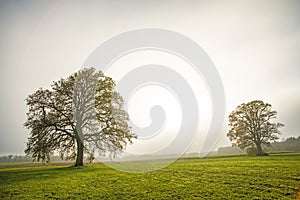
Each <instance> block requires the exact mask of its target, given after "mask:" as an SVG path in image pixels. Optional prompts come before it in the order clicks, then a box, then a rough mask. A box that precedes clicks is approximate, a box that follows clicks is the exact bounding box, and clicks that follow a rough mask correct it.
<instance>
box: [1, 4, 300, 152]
mask: <svg viewBox="0 0 300 200" xmlns="http://www.w3.org/2000/svg"><path fill="white" fill-rule="evenodd" d="M299 7H300V2H299V1H284V0H282V1H263V2H262V1H226V3H225V2H220V1H209V2H208V1H171V0H170V1H148V2H146V1H138V0H135V1H88V2H85V1H76V2H73V1H1V2H0V29H1V35H0V51H1V54H0V64H1V74H0V76H1V77H0V81H1V84H0V91H1V104H0V126H1V129H0V154H8V153H13V154H23V151H24V148H25V144H26V140H27V137H28V136H29V131H28V130H26V129H25V128H24V127H23V123H24V122H25V120H26V112H27V108H26V105H25V101H24V100H25V98H26V97H27V96H28V95H29V94H31V93H33V92H34V91H35V90H37V89H38V88H40V87H44V88H47V87H49V86H50V85H51V83H52V81H55V80H58V79H59V78H61V77H67V76H68V75H70V74H72V73H73V72H75V71H77V70H79V69H80V68H81V67H82V65H83V63H84V62H85V60H86V59H87V57H88V56H89V55H90V53H91V52H92V51H93V50H94V49H95V48H97V47H98V46H99V45H100V44H101V43H103V42H104V41H106V40H107V39H109V38H111V37H112V36H115V35H117V34H120V33H122V32H126V31H130V30H135V29H140V28H161V29H168V30H173V31H176V32H178V33H181V34H183V35H185V36H187V37H189V38H190V39H192V40H193V41H195V42H196V43H198V44H199V45H200V46H201V47H202V48H203V49H204V50H205V51H206V53H207V54H208V56H209V57H210V58H211V60H212V61H213V63H214V64H215V67H216V68H217V70H218V72H219V74H220V77H221V79H222V82H223V87H224V91H225V96H226V113H225V118H224V127H223V129H222V130H221V132H220V136H219V138H216V145H215V146H214V149H217V148H218V147H220V146H227V145H230V142H229V141H228V139H227V138H226V132H227V130H228V127H227V126H226V124H227V116H228V114H229V112H231V111H232V110H233V109H235V107H236V106H238V105H239V104H241V103H244V102H248V101H251V100H254V99H261V100H263V101H265V102H268V103H271V104H272V105H273V108H274V109H275V110H277V111H278V121H280V122H282V123H284V124H285V127H284V128H282V129H281V131H282V135H281V138H286V137H289V136H299V135H300V132H299V125H298V123H299V122H298V121H299V119H298V116H299V114H300V79H299V77H300V76H299V75H300V67H299V66H300V57H299V52H300V20H299V19H300V14H299V12H298V8H299ZM156 58H158V57H156ZM148 59H149V58H148ZM133 60H134V59H132V60H131V61H133ZM148 61H149V60H148ZM150 61H151V60H150ZM150 61H149V62H150ZM141 62H142V59H141V58H140V60H137V63H141ZM125 63H126V61H124V62H123V63H122V64H125ZM111 76H112V78H114V79H118V77H117V76H116V77H114V75H113V73H111ZM166 96H168V94H166ZM138 98H139V97H136V99H135V101H138ZM174 102H176V101H175V100H174ZM172 103H173V102H172ZM204 103H205V102H204ZM204 103H203V105H204ZM206 103H207V102H206ZM132 112H133V113H137V116H135V117H134V116H132V118H133V119H135V118H136V119H137V121H138V120H139V119H140V117H142V116H141V115H142V114H141V113H140V114H139V113H138V112H136V111H134V110H133V111H132ZM176 112H177V111H176ZM178 112H179V111H178ZM209 112H210V111H209V110H206V111H205V113H207V115H208V116H209ZM204 118H205V116H204ZM147 120H148V121H149V119H146V118H145V119H144V121H143V120H142V121H140V122H137V123H140V124H143V123H144V124H145V123H146V124H147ZM175 120H179V119H178V118H176V119H175ZM208 121H209V120H208ZM168 125H169V124H168ZM170 126H171V125H170ZM204 126H205V125H204ZM176 127H177V124H176V126H175V125H174V127H172V126H171V127H169V129H170V130H173V129H176ZM200 143H201V140H200V137H199V138H198V139H196V141H195V142H194V144H193V145H192V147H191V148H190V150H189V152H197V151H199V144H200Z"/></svg>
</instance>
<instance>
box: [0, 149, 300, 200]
mask: <svg viewBox="0 0 300 200" xmlns="http://www.w3.org/2000/svg"><path fill="white" fill-rule="evenodd" d="M143 164H147V163H143ZM299 187H300V154H299V153H298V154H286V155H280V154H277V155H271V156H269V157H246V156H240V157H224V158H207V159H181V160H178V161H177V162H175V163H173V164H172V165H170V166H168V167H166V168H163V169H161V170H158V171H154V172H150V173H140V174H130V173H124V172H119V171H116V170H113V169H110V168H108V167H106V166H104V165H100V164H92V165H88V166H86V167H83V168H74V167H66V166H47V167H33V168H4V169H0V199H10V198H12V199H18V198H20V199H44V198H54V199H55V198H57V199H74V198H81V199H91V198H93V199H128V198H135V199H178V198H181V199H182V198H185V199H193V198H200V199H201V198H207V199H294V198H295V197H296V191H297V188H299Z"/></svg>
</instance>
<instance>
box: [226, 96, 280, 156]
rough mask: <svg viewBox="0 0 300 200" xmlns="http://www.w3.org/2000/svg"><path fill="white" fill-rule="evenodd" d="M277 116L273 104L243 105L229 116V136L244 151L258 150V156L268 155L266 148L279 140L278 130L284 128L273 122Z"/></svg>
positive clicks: (256, 102) (252, 103)
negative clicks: (248, 149)
mask: <svg viewBox="0 0 300 200" xmlns="http://www.w3.org/2000/svg"><path fill="white" fill-rule="evenodd" d="M276 115H277V112H276V111H274V110H272V106H271V104H268V103H264V102H263V101H260V100H255V101H251V102H249V103H246V104H245V103H243V104H241V105H239V106H238V107H237V108H236V110H234V111H232V112H231V113H230V115H229V127H230V130H229V132H228V133H227V136H228V137H229V139H230V141H233V142H234V143H233V144H234V145H237V146H238V147H240V148H242V149H245V148H256V155H267V154H266V153H265V152H264V147H267V146H269V145H270V142H271V141H275V140H277V139H278V135H279V134H280V132H279V130H278V128H280V127H282V126H283V124H281V123H275V122H273V120H274V119H275V118H276Z"/></svg>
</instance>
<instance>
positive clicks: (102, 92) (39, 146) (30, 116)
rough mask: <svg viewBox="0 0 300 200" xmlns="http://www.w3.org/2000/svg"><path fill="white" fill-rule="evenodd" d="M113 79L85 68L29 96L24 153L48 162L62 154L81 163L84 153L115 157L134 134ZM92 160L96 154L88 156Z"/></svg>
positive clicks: (130, 140)
mask: <svg viewBox="0 0 300 200" xmlns="http://www.w3.org/2000/svg"><path fill="white" fill-rule="evenodd" d="M114 88H115V83H114V81H113V80H112V79H111V78H110V77H107V76H105V75H104V74H103V73H102V72H97V71H95V69H93V68H86V69H83V70H80V71H78V72H77V73H74V74H72V75H71V76H69V77H68V78H66V79H61V80H59V81H56V82H53V84H52V85H51V89H42V88H40V89H39V90H37V91H36V92H35V93H33V94H32V95H29V96H28V97H27V99H26V103H27V106H28V107H29V111H28V113H27V121H26V122H25V124H24V125H25V127H27V128H28V129H29V130H30V137H29V138H28V142H27V147H26V149H25V153H26V154H27V155H32V157H33V158H34V159H36V160H40V159H41V160H49V159H50V155H51V154H53V153H54V152H58V153H59V154H60V155H61V157H62V158H65V159H71V158H74V159H75V158H76V163H75V166H82V165H83V158H84V154H85V153H87V154H88V153H90V154H91V153H95V152H96V153H97V154H98V155H109V156H115V155H116V154H118V153H120V152H122V150H123V149H124V148H125V147H126V145H127V143H128V142H129V143H131V142H132V139H133V138H135V137H136V135H135V134H133V133H132V132H131V128H130V127H129V126H128V120H129V117H128V114H127V113H126V112H125V111H124V109H123V105H124V101H123V99H122V97H121V96H120V95H119V94H118V93H117V92H116V91H115V90H114ZM89 157H90V158H91V157H93V156H89Z"/></svg>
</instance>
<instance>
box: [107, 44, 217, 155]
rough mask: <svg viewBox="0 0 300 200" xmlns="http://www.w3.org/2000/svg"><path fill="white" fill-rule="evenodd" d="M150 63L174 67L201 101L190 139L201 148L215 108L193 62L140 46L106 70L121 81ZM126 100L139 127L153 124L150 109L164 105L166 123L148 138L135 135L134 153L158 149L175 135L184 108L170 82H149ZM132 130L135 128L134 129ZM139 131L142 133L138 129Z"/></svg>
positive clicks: (131, 117) (131, 118) (131, 147)
mask: <svg viewBox="0 0 300 200" xmlns="http://www.w3.org/2000/svg"><path fill="white" fill-rule="evenodd" d="M148 64H159V65H163V66H167V67H169V68H171V69H173V70H174V71H176V72H177V73H178V74H179V75H180V76H182V77H183V78H184V79H185V80H186V82H187V83H188V85H189V86H190V87H191V88H192V90H193V92H194V95H195V97H196V99H197V103H198V110H199V116H198V119H199V120H198V128H197V133H196V134H195V138H194V139H195V140H194V141H191V142H194V143H197V146H198V149H201V146H202V142H203V140H204V139H205V137H206V135H207V132H208V128H209V125H210V120H211V111H212V110H211V109H212V108H211V100H210V95H209V92H208V88H207V87H206V84H205V82H204V81H203V79H202V77H199V74H198V73H197V72H196V71H195V69H194V68H193V66H191V65H190V64H189V63H187V62H186V61H185V60H183V59H181V58H180V57H178V56H176V55H173V54H171V53H168V52H165V51H161V50H139V51H135V52H132V53H129V54H127V55H125V56H123V57H121V58H119V59H117V60H116V61H115V62H114V63H112V65H111V66H110V67H109V69H108V70H107V71H106V72H105V73H106V74H107V75H108V76H110V77H112V78H113V79H114V80H115V81H116V83H118V82H119V80H120V79H121V78H122V77H124V76H125V75H126V73H128V72H130V71H131V70H134V69H136V68H138V67H140V66H144V65H148ZM165 76H168V75H167V74H166V75H165ZM174 81H176V80H174ZM185 98H190V97H185ZM126 104H127V105H126V106H128V113H129V116H130V120H131V122H132V123H134V124H135V125H137V126H139V127H146V126H149V125H150V124H151V122H152V119H151V115H150V112H151V108H152V107H153V106H156V105H159V106H161V107H162V108H163V109H164V112H165V115H166V121H165V124H164V126H163V127H162V129H160V130H159V131H158V133H153V134H152V135H151V136H149V137H148V138H143V137H141V138H138V139H136V140H135V141H134V143H133V144H132V145H130V146H128V147H127V150H126V152H128V153H133V152H134V153H135V154H144V153H151V152H156V151H158V150H160V149H162V148H164V147H165V146H167V145H168V144H170V143H171V142H172V140H174V139H175V137H176V135H177V133H178V130H179V129H180V125H181V114H182V111H181V105H180V99H179V98H178V96H177V95H176V94H175V93H174V92H173V91H171V90H169V88H168V86H162V85H159V84H155V83H148V84H146V85H144V86H140V87H139V88H135V90H133V92H132V93H131V97H130V99H129V101H128V102H126ZM195 109H197V108H195ZM133 132H135V131H134V129H133ZM137 135H138V136H139V133H137ZM170 153H171V152H170Z"/></svg>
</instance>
